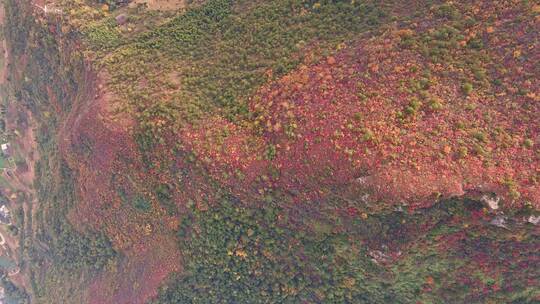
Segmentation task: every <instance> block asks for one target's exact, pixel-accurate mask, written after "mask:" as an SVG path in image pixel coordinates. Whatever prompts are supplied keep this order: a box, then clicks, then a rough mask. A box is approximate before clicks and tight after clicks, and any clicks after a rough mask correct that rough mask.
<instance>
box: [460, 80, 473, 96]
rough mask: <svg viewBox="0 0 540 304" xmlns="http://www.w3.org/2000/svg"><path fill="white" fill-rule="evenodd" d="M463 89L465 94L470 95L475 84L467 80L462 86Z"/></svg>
mask: <svg viewBox="0 0 540 304" xmlns="http://www.w3.org/2000/svg"><path fill="white" fill-rule="evenodd" d="M461 90H462V91H463V93H464V94H465V95H470V94H471V93H472V91H473V85H472V84H471V83H469V82H466V83H464V84H463V85H462V86H461Z"/></svg>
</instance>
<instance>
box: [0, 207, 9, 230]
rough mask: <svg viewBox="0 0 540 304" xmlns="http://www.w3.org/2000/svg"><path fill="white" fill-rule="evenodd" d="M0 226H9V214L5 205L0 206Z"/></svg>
mask: <svg viewBox="0 0 540 304" xmlns="http://www.w3.org/2000/svg"><path fill="white" fill-rule="evenodd" d="M0 224H6V225H11V213H10V211H9V208H8V207H7V206H6V205H5V204H2V205H1V206H0Z"/></svg>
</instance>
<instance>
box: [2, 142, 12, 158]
mask: <svg viewBox="0 0 540 304" xmlns="http://www.w3.org/2000/svg"><path fill="white" fill-rule="evenodd" d="M0 147H1V148H2V155H4V156H5V157H9V155H10V150H11V149H10V144H9V143H4V144H2V145H1V146H0Z"/></svg>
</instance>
